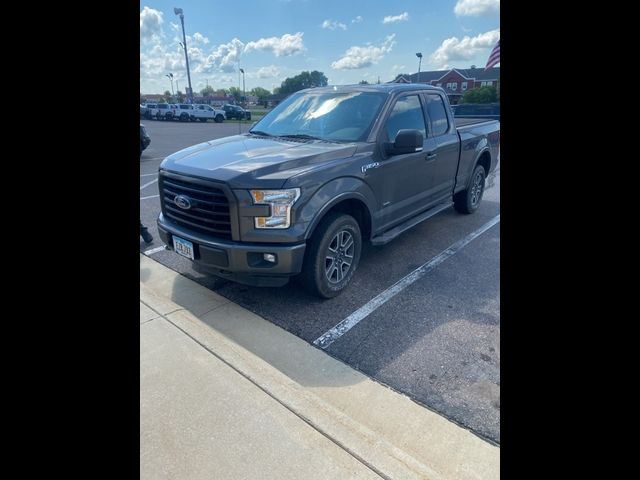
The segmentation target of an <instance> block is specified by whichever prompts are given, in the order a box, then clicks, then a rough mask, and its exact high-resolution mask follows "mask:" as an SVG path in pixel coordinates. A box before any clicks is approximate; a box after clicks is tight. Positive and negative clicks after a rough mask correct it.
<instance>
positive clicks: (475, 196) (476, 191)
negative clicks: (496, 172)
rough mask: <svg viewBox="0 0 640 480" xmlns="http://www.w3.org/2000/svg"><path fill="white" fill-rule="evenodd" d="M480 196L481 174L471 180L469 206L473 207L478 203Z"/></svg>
mask: <svg viewBox="0 0 640 480" xmlns="http://www.w3.org/2000/svg"><path fill="white" fill-rule="evenodd" d="M481 194H482V173H480V172H478V173H476V176H475V177H474V178H473V185H472V187H471V205H473V206H475V205H476V204H477V203H478V202H479V201H480V195H481Z"/></svg>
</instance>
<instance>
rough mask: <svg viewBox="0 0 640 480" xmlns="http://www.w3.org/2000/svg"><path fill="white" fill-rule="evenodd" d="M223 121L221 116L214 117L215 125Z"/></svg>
mask: <svg viewBox="0 0 640 480" xmlns="http://www.w3.org/2000/svg"><path fill="white" fill-rule="evenodd" d="M223 120H224V117H223V116H222V115H220V114H218V115H216V118H215V122H216V123H222V121H223Z"/></svg>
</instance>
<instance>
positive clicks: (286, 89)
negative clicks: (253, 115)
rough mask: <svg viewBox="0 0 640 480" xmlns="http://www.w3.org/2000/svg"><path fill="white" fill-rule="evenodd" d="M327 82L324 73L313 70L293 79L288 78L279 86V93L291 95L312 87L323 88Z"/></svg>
mask: <svg viewBox="0 0 640 480" xmlns="http://www.w3.org/2000/svg"><path fill="white" fill-rule="evenodd" d="M328 82H329V80H328V79H327V77H326V76H325V74H324V73H322V72H319V71H317V70H314V71H313V72H306V71H305V72H302V73H301V74H299V75H296V76H295V77H288V78H286V79H285V80H284V82H282V84H281V85H280V89H279V93H285V94H289V93H293V92H297V91H298V90H303V89H305V88H313V87H325V86H327V83H328Z"/></svg>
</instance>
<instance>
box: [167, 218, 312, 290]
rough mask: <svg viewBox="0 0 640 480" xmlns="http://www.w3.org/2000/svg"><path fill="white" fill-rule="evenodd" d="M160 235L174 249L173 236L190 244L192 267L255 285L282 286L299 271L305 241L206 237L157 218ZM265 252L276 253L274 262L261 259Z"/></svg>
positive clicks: (168, 246) (169, 247)
mask: <svg viewBox="0 0 640 480" xmlns="http://www.w3.org/2000/svg"><path fill="white" fill-rule="evenodd" d="M158 233H159V234H160V238H161V239H162V241H163V242H164V243H165V244H166V245H167V248H168V249H169V250H173V236H174V235H175V236H176V237H180V238H183V239H185V240H188V241H190V242H192V243H193V250H194V257H195V258H194V260H193V263H194V268H195V269H196V270H198V271H201V272H204V273H210V274H213V275H216V276H218V277H222V278H226V279H228V280H232V281H235V282H238V283H243V284H246V285H254V286H273V287H276V286H282V285H285V284H286V283H287V282H288V281H289V278H290V277H291V276H293V275H297V274H298V273H300V272H301V271H302V263H303V260H304V251H305V247H306V243H299V244H274V243H263V244H261V243H242V242H234V241H231V240H220V239H212V238H207V237H206V236H205V235H202V234H200V233H197V232H194V231H191V230H188V229H186V228H183V227H180V226H177V225H174V224H172V223H170V222H167V220H166V219H165V217H164V216H163V215H162V214H160V215H159V217H158ZM265 253H270V254H273V255H275V256H276V263H270V262H267V261H266V260H264V259H263V258H262V255H263V254H265Z"/></svg>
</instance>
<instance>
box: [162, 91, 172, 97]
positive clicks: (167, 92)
mask: <svg viewBox="0 0 640 480" xmlns="http://www.w3.org/2000/svg"><path fill="white" fill-rule="evenodd" d="M162 95H164V98H171V92H170V91H169V90H165V91H164V93H163V94H162Z"/></svg>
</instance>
